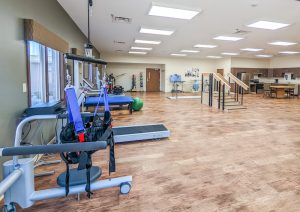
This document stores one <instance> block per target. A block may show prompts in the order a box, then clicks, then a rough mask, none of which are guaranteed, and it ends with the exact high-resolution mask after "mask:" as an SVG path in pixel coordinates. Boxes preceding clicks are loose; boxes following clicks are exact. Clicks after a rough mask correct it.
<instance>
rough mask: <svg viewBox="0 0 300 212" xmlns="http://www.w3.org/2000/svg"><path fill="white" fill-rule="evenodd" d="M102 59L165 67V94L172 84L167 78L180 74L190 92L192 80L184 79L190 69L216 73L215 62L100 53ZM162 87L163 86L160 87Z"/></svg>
mask: <svg viewBox="0 0 300 212" xmlns="http://www.w3.org/2000/svg"><path fill="white" fill-rule="evenodd" d="M101 57H102V59H104V60H105V61H107V62H109V63H133V64H141V63H142V64H153V65H165V89H164V91H165V92H170V91H171V90H172V84H171V83H170V82H169V77H170V75H172V74H180V75H181V76H182V79H183V80H185V81H186V83H185V87H184V90H186V91H191V84H192V82H193V79H192V78H185V76H184V75H185V72H186V71H187V70H188V69H191V68H199V70H200V73H201V72H203V73H204V72H205V73H207V72H216V61H215V60H203V59H189V58H178V57H176V58H173V57H172V58H170V57H147V56H131V55H120V54H114V55H113V54H108V53H102V54H101ZM162 87H163V86H162Z"/></svg>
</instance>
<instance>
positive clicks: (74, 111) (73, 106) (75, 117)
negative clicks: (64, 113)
mask: <svg viewBox="0 0 300 212" xmlns="http://www.w3.org/2000/svg"><path fill="white" fill-rule="evenodd" d="M65 92H66V97H67V108H68V115H69V123H74V126H75V130H76V133H77V134H78V133H82V132H84V125H83V121H82V118H81V114H80V108H79V105H78V101H77V96H76V92H75V89H74V88H73V87H70V88H66V89H65Z"/></svg>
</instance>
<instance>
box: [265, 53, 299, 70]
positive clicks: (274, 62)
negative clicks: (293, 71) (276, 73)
mask: <svg viewBox="0 0 300 212" xmlns="http://www.w3.org/2000/svg"><path fill="white" fill-rule="evenodd" d="M296 67H300V56H299V55H291V56H277V57H274V58H272V59H271V61H270V68H296Z"/></svg>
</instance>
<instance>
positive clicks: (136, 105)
mask: <svg viewBox="0 0 300 212" xmlns="http://www.w3.org/2000/svg"><path fill="white" fill-rule="evenodd" d="M143 106H144V102H143V100H141V99H140V98H138V97H136V98H134V99H133V104H132V109H133V110H134V111H139V110H141V109H142V108H143Z"/></svg>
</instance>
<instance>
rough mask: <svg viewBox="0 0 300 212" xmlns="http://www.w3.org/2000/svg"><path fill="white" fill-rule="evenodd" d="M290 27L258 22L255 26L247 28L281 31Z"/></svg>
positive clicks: (251, 25)
mask: <svg viewBox="0 0 300 212" xmlns="http://www.w3.org/2000/svg"><path fill="white" fill-rule="evenodd" d="M289 25H290V24H284V23H276V22H270V21H258V22H255V23H253V24H250V25H247V26H248V27H252V28H259V29H269V30H276V29H281V28H283V27H287V26H289Z"/></svg>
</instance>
